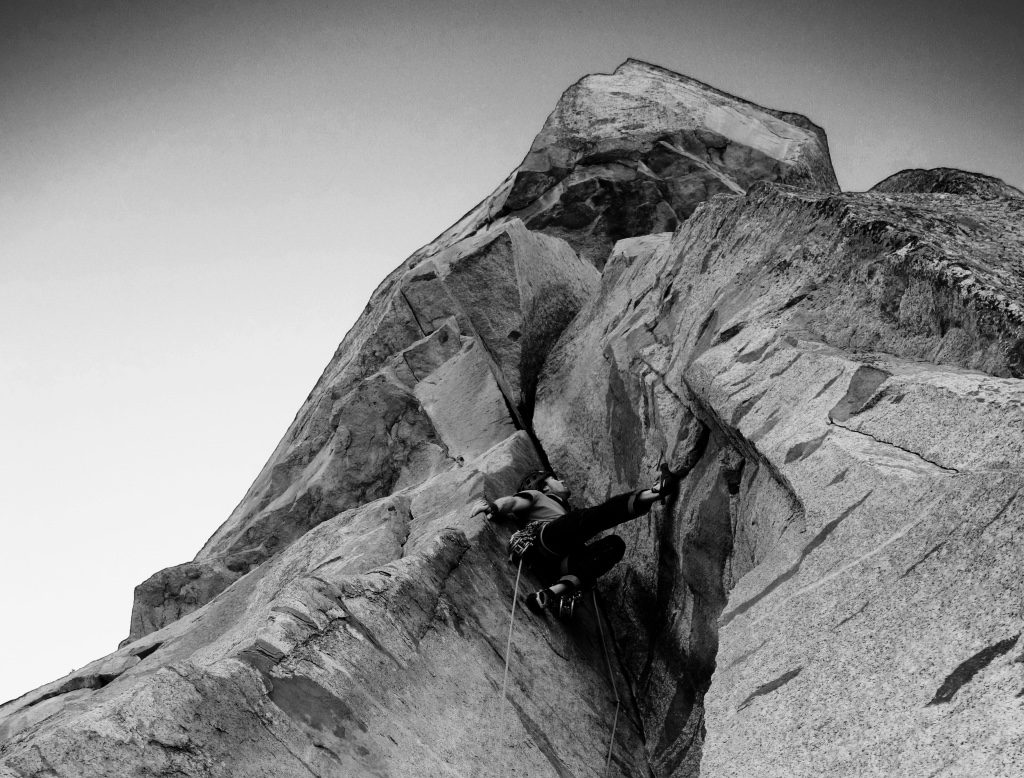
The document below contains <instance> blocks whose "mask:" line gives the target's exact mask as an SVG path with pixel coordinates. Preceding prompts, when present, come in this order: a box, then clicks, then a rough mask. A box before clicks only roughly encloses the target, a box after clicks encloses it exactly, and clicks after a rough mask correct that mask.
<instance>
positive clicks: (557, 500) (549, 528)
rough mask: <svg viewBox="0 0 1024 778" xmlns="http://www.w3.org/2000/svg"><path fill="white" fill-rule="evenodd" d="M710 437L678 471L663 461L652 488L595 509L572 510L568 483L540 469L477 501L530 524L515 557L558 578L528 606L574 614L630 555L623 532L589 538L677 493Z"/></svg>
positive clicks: (517, 536) (513, 549)
mask: <svg viewBox="0 0 1024 778" xmlns="http://www.w3.org/2000/svg"><path fill="white" fill-rule="evenodd" d="M708 438H709V431H708V428H707V427H706V426H703V425H702V427H701V431H700V434H699V436H698V439H697V444H696V446H695V447H694V449H693V450H692V451H691V452H690V454H689V455H688V456H687V457H686V460H685V461H684V462H683V465H682V466H681V467H680V468H679V469H678V470H674V471H673V470H670V469H669V468H668V467H667V466H666V465H662V469H661V476H660V477H659V478H658V481H657V482H656V483H655V484H654V485H653V486H652V487H651V488H650V489H641V490H639V491H635V492H626V493H624V494H620V495H617V496H615V497H612V498H611V499H610V500H608V501H606V502H604V503H601V504H600V505H596V506H594V507H592V508H573V507H572V505H570V503H569V500H568V498H569V489H568V488H566V486H565V484H563V483H562V482H561V481H560V480H559V479H558V478H557V477H556V476H555V475H554V474H553V473H551V472H550V471H547V470H538V471H535V472H532V473H530V474H529V475H527V476H526V477H525V478H524V479H523V481H522V483H521V484H520V487H519V491H518V492H516V493H515V494H514V495H510V496H507V497H499V498H498V499H497V500H494V501H493V502H492V501H490V500H488V499H487V498H486V497H484V498H481V499H480V500H477V501H476V502H475V503H474V504H473V505H472V508H473V513H472V515H474V516H476V515H478V514H481V513H482V514H484V515H486V516H487V517H488V518H490V519H492V520H493V519H500V518H503V517H509V516H511V517H513V518H515V519H516V520H518V521H519V522H521V523H525V524H526V526H525V527H523V528H522V529H520V530H519V531H518V532H515V533H514V534H513V535H512V538H511V540H510V541H509V545H508V548H509V558H510V560H512V561H514V562H519V561H520V560H521V561H522V562H523V563H524V564H525V565H527V566H528V567H530V568H531V569H533V571H534V572H535V573H537V574H538V575H539V576H540V577H541V578H542V579H546V580H555V579H557V581H556V583H554V584H552V585H551V586H548V587H546V588H544V589H541V590H539V591H537V592H533V593H532V594H530V595H528V596H527V598H526V604H527V606H528V607H529V608H530V609H531V610H532V611H534V612H536V613H542V612H543V611H544V610H545V609H554V610H557V611H558V613H559V614H560V615H563V616H571V615H572V612H573V610H574V608H575V605H576V603H577V602H578V600H579V599H580V596H581V594H582V591H583V590H584V589H586V588H588V587H590V586H593V584H594V582H595V581H596V580H597V579H598V578H599V577H600V576H602V575H604V574H605V573H607V572H608V571H609V570H611V568H612V567H613V566H614V565H615V564H616V563H617V562H618V561H619V560H621V559H622V557H623V555H624V554H625V553H626V543H625V541H623V539H622V538H620V537H619V536H618V535H606V536H605V537H602V538H599V539H598V540H595V541H594V542H593V543H588V542H587V541H589V540H590V539H591V538H593V537H594V536H595V535H597V534H599V533H601V532H604V531H605V530H608V529H611V528H612V527H615V526H618V525H619V524H624V523H625V522H627V521H631V520H632V519H635V518H637V517H639V516H644V515H646V514H647V513H648V512H649V511H650V510H651V506H652V505H653V504H654V503H656V502H659V501H660V502H665V501H666V500H668V499H669V498H671V497H672V496H674V495H675V494H676V493H677V492H678V491H679V482H680V481H681V480H682V479H683V478H685V477H686V475H687V474H688V473H689V471H690V470H691V469H692V468H693V466H694V465H695V464H696V463H697V461H698V460H699V459H700V457H701V456H702V455H703V454H704V450H705V448H706V447H707V443H708Z"/></svg>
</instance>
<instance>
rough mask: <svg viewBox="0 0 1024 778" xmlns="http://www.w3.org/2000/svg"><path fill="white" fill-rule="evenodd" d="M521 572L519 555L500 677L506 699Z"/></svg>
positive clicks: (502, 692) (521, 561)
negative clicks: (502, 669)
mask: <svg viewBox="0 0 1024 778" xmlns="http://www.w3.org/2000/svg"><path fill="white" fill-rule="evenodd" d="M522 574H523V558H522V557H519V569H518V570H517V571H516V588H515V591H514V592H512V615H511V616H509V620H508V641H507V642H506V643H505V677H504V678H502V679H501V699H502V701H505V700H506V699H508V698H507V697H506V696H505V689H506V687H507V686H508V661H509V656H510V655H511V653H512V627H513V625H514V624H515V623H516V601H517V600H518V599H519V577H520V576H521V575H522Z"/></svg>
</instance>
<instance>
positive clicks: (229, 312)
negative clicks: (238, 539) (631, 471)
mask: <svg viewBox="0 0 1024 778" xmlns="http://www.w3.org/2000/svg"><path fill="white" fill-rule="evenodd" d="M1022 14H1024V12H1022V11H1021V10H1020V8H1019V3H1016V2H996V1H989V2H976V3H972V4H969V5H968V4H964V3H952V2H942V1H940V2H927V3H926V2H917V1H914V2H903V3H899V4H891V3H890V2H888V1H887V2H862V3H849V2H844V3H838V2H836V3H833V2H820V1H819V2H812V1H811V0H803V1H799V2H798V1H793V2H764V1H763V0H760V1H759V0H746V1H745V2H729V0H718V2H707V3H698V2H635V1H631V2H588V3H577V2H558V1H557V0H547V1H546V2H537V1H535V0H526V1H520V2H515V3H494V4H486V3H473V2H420V3H415V4H414V3H393V2H386V1H381V0H376V1H373V2H292V3H271V2H252V1H250V2H244V3H243V2H192V1H190V0H176V2H155V1H150V0H133V1H132V2H118V1H116V0H107V1H106V2H51V1H49V0H40V1H39V2H24V3H22V4H20V5H19V4H18V3H14V4H12V3H11V2H8V3H5V4H4V10H0V138H2V142H0V433H2V436H3V441H4V446H3V447H2V452H0V506H2V510H3V514H4V518H3V530H4V532H3V542H2V544H0V607H2V611H0V612H2V614H3V621H4V624H5V627H4V630H3V634H4V637H5V639H4V640H3V641H0V668H3V669H2V670H0V702H2V701H3V700H6V699H8V698H10V697H14V696H17V695H18V694H21V693H23V692H25V691H27V690H29V689H31V688H33V687H35V686H37V685H39V684H41V683H44V682H47V681H49V680H52V679H54V678H56V677H58V676H60V675H63V674H64V673H66V672H67V671H68V670H70V669H71V668H73V667H79V666H81V665H83V664H85V663H86V662H87V661H89V660H91V659H94V658H97V657H99V656H101V655H103V654H105V653H107V652H109V651H110V650H113V648H114V647H115V646H116V644H117V642H118V641H119V640H120V639H121V638H123V637H124V636H125V635H126V634H127V631H128V617H129V613H130V608H131V596H132V588H133V587H134V586H135V584H137V583H139V582H140V581H142V580H143V579H145V578H146V577H148V576H149V575H150V574H151V573H153V572H155V571H156V570H158V569H160V568H162V567H165V566H168V565H172V564H177V563H179V562H183V561H186V560H188V559H191V558H192V556H193V555H194V554H195V552H196V551H198V549H199V547H200V546H201V545H202V543H203V541H205V540H206V538H207V537H208V536H209V535H210V534H211V533H212V532H213V531H214V529H216V527H217V526H218V525H219V524H220V523H221V521H223V520H224V519H225V518H226V517H227V515H228V513H229V512H230V511H231V509H232V508H233V507H234V505H235V503H236V502H237V501H238V500H239V499H240V498H241V496H242V495H243V493H244V491H245V489H246V488H247V487H248V485H249V483H250V482H251V481H252V479H253V478H254V477H255V475H256V473H257V472H258V470H259V468H260V467H261V466H262V464H263V462H264V461H265V459H266V457H267V456H268V455H269V454H270V452H271V450H272V449H273V447H274V445H275V444H276V443H277V441H278V439H279V437H280V436H281V434H282V433H283V432H284V430H285V428H286V427H287V425H288V423H289V422H290V421H291V419H292V417H293V415H294V413H295V411H296V410H297V408H298V407H299V405H300V403H301V401H302V399H303V398H304V397H305V396H306V394H307V392H308V391H309V389H310V388H311V386H312V385H313V383H314V381H315V380H316V378H317V376H318V375H319V374H320V371H321V370H322V368H323V366H324V365H325V364H326V362H327V360H328V359H329V358H330V356H331V354H332V353H333V351H334V348H335V346H336V345H337V343H338V342H339V341H340V340H341V337H342V336H343V335H344V333H345V331H346V330H347V329H348V327H349V326H350V325H351V324H352V322H353V321H354V320H355V318H356V316H357V315H358V314H359V312H360V310H361V309H362V306H363V304H364V302H365V300H366V298H367V297H368V296H369V293H370V291H371V290H372V289H373V287H374V286H375V285H376V284H377V283H378V282H379V281H380V280H381V279H382V278H383V277H384V276H385V275H386V274H387V272H388V271H389V270H391V269H392V268H393V267H394V266H396V265H397V264H398V263H399V262H400V261H401V260H402V259H403V258H404V257H405V256H407V255H408V254H409V253H411V252H412V251H413V250H415V249H416V248H417V247H419V246H420V245H422V244H424V243H426V242H428V241H429V240H431V239H432V238H433V237H434V236H435V235H436V234H438V233H439V232H441V231H442V230H443V229H444V228H445V227H447V226H448V225H449V224H451V223H452V222H453V221H455V220H456V219H457V218H458V217H459V216H461V215H462V214H463V213H464V212H465V211H467V210H468V209H469V208H470V207H471V206H472V205H474V204H475V203H476V202H477V201H479V200H480V199H481V198H482V197H483V196H485V195H486V194H488V193H489V192H490V191H491V190H492V189H493V188H494V187H495V186H496V185H497V184H498V183H499V182H500V181H501V180H502V178H504V176H505V175H506V174H507V173H508V172H509V171H510V170H511V169H512V168H513V167H515V165H517V164H518V163H519V161H520V160H521V159H522V157H523V155H524V154H525V153H526V150H527V149H528V147H529V144H530V142H531V140H532V139H533V136H534V135H535V134H536V132H537V131H538V130H539V128H540V126H541V124H542V123H543V121H544V118H545V117H546V116H547V114H548V112H550V110H551V109H552V108H553V107H554V104H555V101H556V100H557V99H558V96H559V94H560V93H561V92H562V90H563V89H565V88H566V87H567V86H569V85H570V84H571V83H572V82H574V81H576V80H577V79H579V78H580V77H581V76H583V75H585V74H587V73H593V72H610V71H611V70H613V69H614V68H615V67H616V66H617V65H618V64H619V63H621V62H622V61H623V60H624V59H626V58H627V57H630V56H632V57H636V58H638V59H644V60H647V61H650V62H654V63H656V64H660V65H663V66H665V67H668V68H671V69H673V70H676V71H679V72H681V73H685V74H687V75H690V76H693V77H695V78H699V79H701V80H704V81H707V82H708V83H710V84H712V85H714V86H716V87H719V88H721V89H724V90H726V91H729V92H732V93H734V94H737V95H740V96H742V97H745V98H747V99H750V100H753V101H755V102H758V103H761V104H763V105H766V106H769V107H772V108H779V109H784V110H791V111H795V112H798V113H802V114H804V115H806V116H808V117H809V118H811V119H812V120H813V121H815V122H817V123H818V124H820V125H822V126H823V127H824V128H825V130H826V132H827V133H828V136H829V141H830V145H831V150H832V158H833V162H834V164H835V167H836V172H837V174H838V176H839V181H840V184H841V185H842V186H843V187H844V188H845V189H850V190H861V189H866V188H868V187H870V186H871V185H872V184H874V183H876V182H877V181H879V180H880V179H882V178H883V177H885V176H886V175H888V174H890V173H892V172H895V171H896V170H899V169H902V168H906V167H935V166H940V165H943V166H953V167H961V168H965V169H968V170H976V171H980V172H984V173H988V174H991V175H996V176H999V177H1001V178H1003V179H1004V180H1006V181H1007V182H1008V183H1011V184H1013V185H1015V186H1018V187H1024V154H1022V153H1021V148H1020V140H1021V138H1022V136H1024V100H1021V93H1020V90H1021V87H1020V85H1021V83H1022V82H1024V58H1022V57H1021V56H1020V53H1019V52H1020V48H1019V47H1020V41H1021V40H1024V24H1022Z"/></svg>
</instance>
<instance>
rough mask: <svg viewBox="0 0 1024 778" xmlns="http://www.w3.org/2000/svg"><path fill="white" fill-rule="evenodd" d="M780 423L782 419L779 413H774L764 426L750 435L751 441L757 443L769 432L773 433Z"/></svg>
mask: <svg viewBox="0 0 1024 778" xmlns="http://www.w3.org/2000/svg"><path fill="white" fill-rule="evenodd" d="M779 421H780V418H779V413H778V411H772V415H771V416H769V417H768V418H767V419H765V421H764V424H762V425H761V426H760V427H758V428H757V429H756V430H755V431H754V432H752V433H750V440H751V441H753V442H755V443H756V442H757V441H759V440H760V439H761V438H763V437H764V436H765V435H767V434H768V433H769V432H771V431H772V430H773V429H775V427H776V425H777V424H778V423H779Z"/></svg>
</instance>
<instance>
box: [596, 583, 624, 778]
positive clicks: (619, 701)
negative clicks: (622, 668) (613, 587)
mask: <svg viewBox="0 0 1024 778" xmlns="http://www.w3.org/2000/svg"><path fill="white" fill-rule="evenodd" d="M590 592H591V594H593V595H594V615H595V616H596V617H597V629H598V631H599V632H600V633H601V648H602V649H603V650H604V661H605V664H606V665H607V667H608V681H609V682H610V683H611V685H612V692H613V693H614V694H615V718H614V719H612V734H611V738H609V740H608V758H607V759H606V760H605V763H604V774H605V775H608V771H609V770H610V769H611V766H612V750H613V749H614V748H615V729H616V728H617V727H618V725H619V710H620V709H621V708H622V699H621V698H620V697H619V689H618V685H617V684H616V683H615V673H614V671H613V670H612V660H611V657H609V656H608V644H607V643H606V642H605V639H604V627H603V626H602V625H601V622H602V618H601V606H600V605H598V602H597V589H591V590H590Z"/></svg>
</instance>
